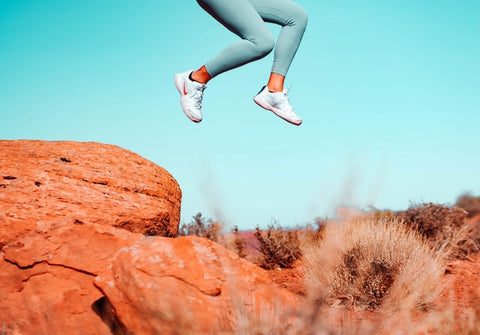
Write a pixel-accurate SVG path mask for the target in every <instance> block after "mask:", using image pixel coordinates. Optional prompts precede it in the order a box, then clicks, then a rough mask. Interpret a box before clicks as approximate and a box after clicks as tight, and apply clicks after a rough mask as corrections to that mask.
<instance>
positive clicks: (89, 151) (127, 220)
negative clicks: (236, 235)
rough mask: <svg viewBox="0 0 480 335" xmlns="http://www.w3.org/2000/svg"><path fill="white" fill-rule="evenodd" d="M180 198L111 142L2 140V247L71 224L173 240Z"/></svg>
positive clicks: (169, 181)
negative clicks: (16, 240)
mask: <svg viewBox="0 0 480 335" xmlns="http://www.w3.org/2000/svg"><path fill="white" fill-rule="evenodd" d="M180 200H181V191H180V188H179V186H178V183H177V182H176V180H175V179H174V178H173V177H172V176H171V175H170V174H169V173H168V172H167V171H165V170H164V169H162V168H161V167H159V166H157V165H155V164H154V163H152V162H150V161H148V160H146V159H144V158H142V157H140V156H139V155H137V154H135V153H133V152H130V151H128V150H125V149H122V148H119V147H116V146H113V145H106V144H99V143H91V142H89V143H79V142H45V141H27V140H24V141H0V247H1V246H2V245H5V244H7V243H8V242H10V241H13V240H15V239H16V238H18V237H20V236H23V235H25V234H27V233H28V232H30V231H32V230H35V229H37V228H38V229H40V230H45V229H46V228H48V227H51V226H55V225H64V224H67V225H70V224H74V223H77V224H82V223H98V224H104V225H113V226H115V227H119V228H124V229H127V230H130V231H132V232H138V233H143V234H147V235H160V236H176V233H177V229H178V222H179V216H180Z"/></svg>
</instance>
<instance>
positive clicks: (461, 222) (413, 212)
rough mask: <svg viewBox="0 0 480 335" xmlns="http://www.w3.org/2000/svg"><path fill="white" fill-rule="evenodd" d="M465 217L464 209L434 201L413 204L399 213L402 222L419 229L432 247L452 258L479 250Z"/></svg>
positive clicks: (464, 256)
mask: <svg viewBox="0 0 480 335" xmlns="http://www.w3.org/2000/svg"><path fill="white" fill-rule="evenodd" d="M466 216H467V213H466V212H465V210H463V209H462V208H458V207H450V206H444V205H439V204H432V203H428V204H421V205H413V206H410V208H408V209H407V210H406V211H404V212H400V213H398V214H397V217H398V219H399V220H400V221H401V222H403V223H404V224H406V225H407V226H408V227H410V228H413V229H415V230H417V231H418V232H419V233H420V234H421V235H422V236H424V237H425V238H426V239H427V240H428V241H429V243H430V245H431V247H432V248H433V249H435V250H438V251H443V252H445V253H447V254H448V257H449V258H450V259H453V258H460V259H464V258H466V257H467V256H468V254H469V253H472V252H476V251H478V246H477V243H476V242H475V241H474V239H472V236H471V235H472V229H471V227H469V226H467V225H466V222H465V218H466Z"/></svg>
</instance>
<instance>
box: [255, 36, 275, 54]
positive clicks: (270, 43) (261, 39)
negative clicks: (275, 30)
mask: <svg viewBox="0 0 480 335" xmlns="http://www.w3.org/2000/svg"><path fill="white" fill-rule="evenodd" d="M252 42H253V45H254V48H255V52H256V53H257V54H258V57H265V56H266V55H268V54H269V53H270V52H271V51H272V50H273V47H274V46H275V38H274V37H273V35H272V34H271V33H270V31H268V32H266V33H264V34H262V35H260V36H257V37H256V38H255V39H253V40H252Z"/></svg>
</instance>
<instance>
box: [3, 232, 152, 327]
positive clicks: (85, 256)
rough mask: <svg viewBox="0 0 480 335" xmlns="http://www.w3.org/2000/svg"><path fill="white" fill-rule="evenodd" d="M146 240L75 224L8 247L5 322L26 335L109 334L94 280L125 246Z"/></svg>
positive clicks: (4, 300)
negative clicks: (100, 311)
mask: <svg viewBox="0 0 480 335" xmlns="http://www.w3.org/2000/svg"><path fill="white" fill-rule="evenodd" d="M142 238H144V236H143V235H141V234H135V233H130V232H128V231H126V230H123V229H117V228H113V227H107V226H102V225H96V224H84V225H75V224H71V225H69V226H67V225H63V226H58V227H56V228H54V229H52V230H48V231H43V232H42V231H35V232H31V233H30V234H28V235H26V236H23V237H22V238H20V239H19V240H17V241H16V242H15V243H12V244H11V245H8V246H5V247H4V248H3V251H4V254H3V255H2V256H1V257H0V325H2V324H3V325H4V326H5V328H6V329H7V330H9V332H10V331H11V332H13V333H15V331H17V332H18V333H21V334H38V333H40V334H110V328H111V325H110V327H109V325H107V324H106V323H105V322H103V321H102V318H101V317H100V316H99V315H98V314H100V313H98V311H97V313H98V314H97V313H96V312H95V310H94V309H95V308H97V309H98V308H101V306H102V304H103V300H102V298H103V293H102V292H101V291H99V290H98V289H97V288H96V287H95V286H94V285H93V280H94V278H95V276H96V274H97V273H99V272H103V271H105V269H107V268H108V266H110V264H111V262H112V259H113V257H114V256H115V255H116V254H117V253H118V251H119V250H120V249H121V248H124V247H127V246H130V245H132V244H133V243H135V242H136V241H138V240H140V239H142ZM93 306H95V307H93ZM103 316H104V315H102V317H103ZM7 334H8V332H7Z"/></svg>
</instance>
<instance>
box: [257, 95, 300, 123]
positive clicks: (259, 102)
mask: <svg viewBox="0 0 480 335" xmlns="http://www.w3.org/2000/svg"><path fill="white" fill-rule="evenodd" d="M253 101H255V103H256V104H257V105H259V106H260V107H262V108H263V109H266V110H269V111H270V112H273V113H274V114H275V115H276V116H278V117H279V118H282V119H283V120H285V121H287V122H288V123H291V124H293V125H295V126H299V125H301V124H302V120H300V121H293V120H289V119H288V118H286V117H285V116H283V115H282V114H281V113H280V111H279V110H278V109H277V108H275V107H273V106H272V105H270V104H269V103H268V102H267V101H266V100H265V99H262V98H260V97H258V96H256V97H255V98H253Z"/></svg>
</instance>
